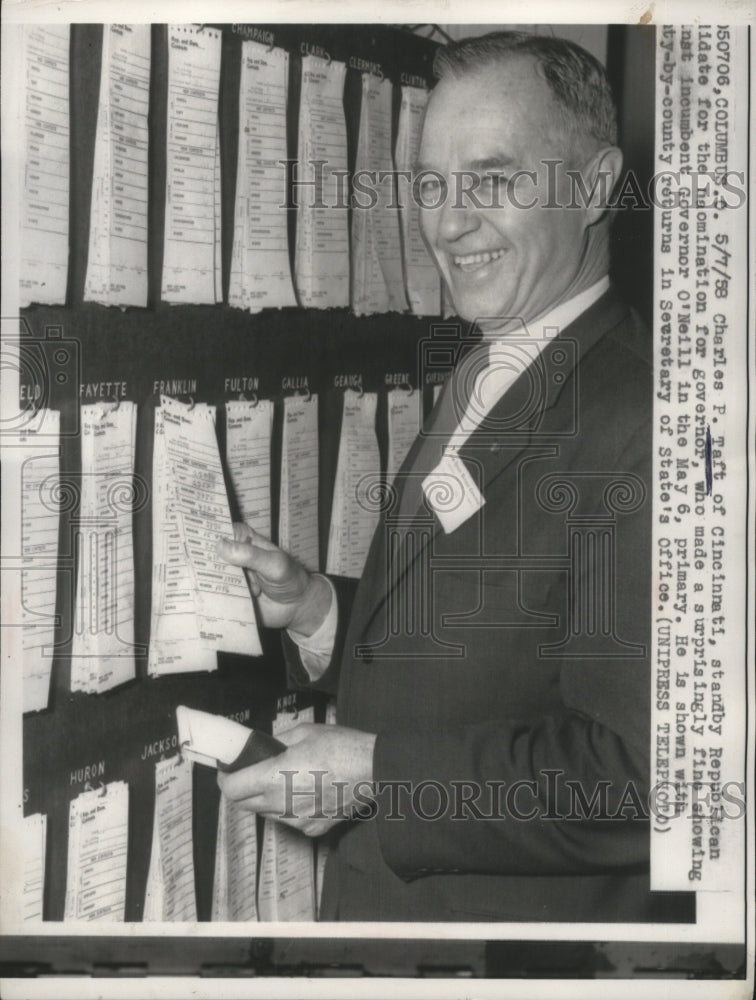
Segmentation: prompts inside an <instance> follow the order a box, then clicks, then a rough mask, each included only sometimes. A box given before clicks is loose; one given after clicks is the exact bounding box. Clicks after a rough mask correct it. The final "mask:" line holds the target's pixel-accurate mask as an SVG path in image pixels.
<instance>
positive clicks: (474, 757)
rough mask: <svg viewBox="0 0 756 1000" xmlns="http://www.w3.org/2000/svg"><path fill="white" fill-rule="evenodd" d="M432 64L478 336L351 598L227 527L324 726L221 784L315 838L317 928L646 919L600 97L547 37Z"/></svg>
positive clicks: (627, 420) (622, 374)
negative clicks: (321, 883)
mask: <svg viewBox="0 0 756 1000" xmlns="http://www.w3.org/2000/svg"><path fill="white" fill-rule="evenodd" d="M437 69H438V75H439V77H440V79H439V82H438V84H437V86H436V87H435V89H434V91H433V92H432V94H431V97H430V100H429V104H428V108H427V112H426V116H425V120H424V127H423V133H422V142H421V148H420V164H419V169H420V178H421V180H420V181H419V183H418V185H417V187H416V190H417V191H418V192H419V194H420V197H421V208H422V211H421V224H422V227H423V233H424V237H425V240H426V243H427V245H428V247H429V250H430V252H431V254H432V255H433V257H434V260H435V262H436V264H437V266H438V268H439V270H440V272H441V274H442V276H443V279H444V283H445V285H446V288H447V290H448V292H449V294H450V295H451V298H452V300H453V302H454V307H455V311H456V313H457V314H458V315H459V316H460V317H462V318H463V319H464V320H466V321H468V322H469V323H470V324H471V326H472V327H473V328H474V329H475V331H476V336H475V337H468V336H466V335H463V336H460V337H459V338H457V339H456V341H454V342H453V343H452V344H451V347H452V348H453V349H454V351H455V352H456V354H457V356H458V361H457V365H456V368H455V372H454V375H453V377H452V379H451V380H450V382H448V383H447V385H446V387H445V389H444V392H443V393H442V396H441V399H440V401H439V403H438V404H437V405H436V407H435V409H434V412H433V413H432V414H431V417H430V420H429V422H428V426H427V427H426V428H425V429H424V432H423V433H422V434H421V435H420V436H419V438H418V440H417V441H416V443H415V445H414V446H413V448H412V450H411V452H410V454H409V456H408V458H407V460H406V461H405V463H404V466H403V467H402V469H401V470H400V472H399V474H398V476H397V479H396V481H395V484H394V490H393V491H392V493H391V495H390V497H389V502H388V504H387V505H386V509H385V510H384V511H383V515H382V518H381V525H380V527H379V529H378V531H377V532H376V536H375V538H374V540H373V544H372V547H371V550H370V553H369V555H368V558H367V562H366V566H365V571H364V574H363V576H362V579H361V580H360V582H359V586H357V587H356V593H355V587H354V586H353V585H352V584H351V582H350V581H343V580H342V581H340V580H334V581H328V580H326V579H325V578H324V577H322V576H320V575H317V574H315V575H311V574H308V573H307V572H306V571H305V570H304V569H303V568H302V567H301V566H299V565H297V564H296V563H295V562H294V561H293V560H292V559H291V558H290V557H288V556H287V555H286V554H285V553H283V552H281V551H280V550H279V549H277V548H276V547H275V546H273V545H271V544H270V543H269V542H266V541H265V540H262V539H260V538H259V537H258V536H254V535H252V533H251V532H250V531H249V530H248V529H245V528H243V527H238V528H237V529H236V538H235V540H234V541H230V540H229V541H224V542H222V543H220V551H221V553H222V555H223V556H224V557H225V558H226V559H228V560H229V561H230V562H233V563H235V564H237V565H242V566H245V567H246V568H247V569H248V571H249V577H250V580H251V585H252V589H253V592H254V593H255V595H256V598H257V600H258V604H259V611H260V614H261V617H262V620H263V621H264V622H265V623H266V624H267V625H270V626H274V627H280V628H285V629H287V632H286V633H284V645H285V650H286V656H287V662H288V665H289V671H290V677H291V680H292V683H294V684H300V685H301V684H315V685H316V686H320V687H322V688H324V689H326V690H332V691H337V692H338V702H337V704H338V722H339V724H338V725H337V726H319V725H308V726H300V727H298V728H297V729H295V730H293V731H291V732H290V733H289V734H287V735H286V736H285V737H284V738H285V740H286V742H287V744H288V745H289V746H288V749H287V751H286V752H285V754H284V755H282V756H281V757H279V758H276V759H275V760H273V761H266V762H263V763H261V764H258V765H255V766H254V767H251V768H247V769H246V770H243V771H241V772H238V773H237V774H235V775H227V776H224V775H221V776H220V777H219V782H220V784H221V787H222V789H223V791H224V793H225V794H226V795H229V796H231V797H232V798H234V799H238V800H240V801H242V802H243V803H244V804H245V805H246V806H247V807H248V808H250V809H252V810H255V811H257V812H260V813H263V814H265V815H273V816H282V815H283V816H288V821H290V822H292V823H293V824H294V825H296V826H299V827H300V828H301V829H303V830H304V831H305V832H307V833H310V834H321V833H324V832H325V831H327V830H331V831H332V833H331V836H332V837H333V840H334V849H333V851H332V853H331V856H330V858H329V864H328V869H327V875H326V886H325V894H324V901H323V909H322V916H323V917H324V918H325V919H340V920H408V919H425V920H441V919H447V920H476V919H478V920H481V919H482V920H590V921H607V920H623V921H629V920H650V919H656V918H659V917H660V915H661V910H660V909H659V897H658V896H657V895H655V894H652V893H650V891H649V876H648V863H649V862H648V838H649V828H648V817H647V804H648V803H647V801H645V797H646V795H647V792H648V783H649V748H648V742H649V733H648V729H649V685H650V681H649V660H648V654H649V644H650V607H649V603H650V597H649V575H650V552H649V548H650V505H651V497H650V469H651V461H650V456H651V412H652V370H651V354H650V344H649V338H648V334H647V331H646V330H645V329H644V327H643V325H642V323H641V322H640V320H639V319H638V317H637V316H636V315H635V314H634V313H633V312H632V311H631V310H630V309H628V308H627V307H626V306H625V305H624V304H623V303H622V302H620V301H619V300H618V298H617V297H616V296H615V294H614V293H613V291H612V290H611V288H610V286H609V279H608V269H609V219H608V217H607V213H606V211H605V205H604V204H603V203H602V199H601V194H602V192H603V193H604V195H605V194H606V192H607V191H610V190H611V188H612V186H613V184H614V182H615V181H616V180H617V178H618V176H619V173H620V170H621V165H622V156H621V153H620V151H619V149H618V148H617V146H616V139H617V137H616V122H615V111H614V107H613V103H612V98H611V94H610V91H609V87H608V84H607V81H606V77H605V74H604V71H603V69H602V68H601V66H600V65H599V64H598V63H597V62H596V61H595V60H594V59H593V58H592V57H591V56H590V55H588V53H586V52H584V51H583V50H581V49H580V48H578V47H577V46H575V45H573V44H571V43H568V42H564V41H562V40H559V39H548V38H543V37H542V38H537V37H534V36H527V35H521V34H512V33H501V34H497V35H494V36H486V37H484V38H481V39H473V40H470V41H467V42H462V43H459V44H457V45H455V46H449V47H448V48H447V49H445V50H443V51H442V52H441V54H440V56H439V59H438V60H437ZM570 171H572V172H573V173H572V176H570V173H569V172H570ZM602 175H603V176H602ZM576 178H579V180H580V183H579V184H576ZM602 180H603V186H602V183H600V182H601V181H602ZM433 206H437V207H433ZM283 771H286V772H288V773H289V774H288V778H287V779H286V781H284V780H283V779H282V776H281V772H283ZM316 773H317V781H316V777H315V775H316ZM292 775H293V777H292ZM287 782H288V784H287ZM316 784H317V785H318V792H319V795H320V799H319V803H318V804H319V806H320V807H321V808H320V811H318V810H317V809H314V808H313V806H314V801H313V798H314V789H315V786H316ZM366 802H369V803H370V806H369V808H368V809H367V811H366V810H365V808H363V810H362V811H363V814H365V815H367V818H364V816H363V818H357V819H351V818H349V817H350V811H351V809H352V807H354V806H363V807H364V806H365V803H366ZM308 804H309V808H308ZM300 806H301V808H300ZM294 813H296V815H293V814H294Z"/></svg>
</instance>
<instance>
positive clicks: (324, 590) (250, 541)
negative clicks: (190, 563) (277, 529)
mask: <svg viewBox="0 0 756 1000" xmlns="http://www.w3.org/2000/svg"><path fill="white" fill-rule="evenodd" d="M216 550H217V552H218V555H219V556H220V557H221V559H224V560H225V561H226V562H229V563H232V565H234V566H242V567H243V568H244V569H245V570H246V571H247V576H248V578H249V584H250V588H251V590H252V593H253V595H254V596H255V597H256V598H257V605H258V609H259V612H260V618H261V620H262V623H263V625H267V626H268V627H269V628H291V629H294V631H295V632H301V633H302V635H312V633H313V632H315V630H316V629H317V628H318V626H319V625H320V624H321V623H322V622H323V620H324V619H325V617H326V614H327V613H328V609H329V608H330V606H331V590H330V588H329V586H328V583H327V581H326V580H324V579H323V578H322V577H320V576H316V575H313V574H311V573H308V571H307V570H306V569H305V568H304V566H302V564H301V563H298V562H297V560H296V559H294V558H292V557H291V556H290V555H289V554H288V553H286V552H284V551H283V549H279V548H278V546H276V545H274V544H273V543H272V542H269V541H268V540H267V539H266V538H263V537H262V535H258V534H257V532H255V531H253V530H252V529H251V528H250V527H249V526H248V525H246V524H235V525H234V537H233V540H232V539H230V538H221V539H219V540H218V542H217V545H216Z"/></svg>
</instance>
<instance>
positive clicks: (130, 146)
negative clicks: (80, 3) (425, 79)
mask: <svg viewBox="0 0 756 1000" xmlns="http://www.w3.org/2000/svg"><path fill="white" fill-rule="evenodd" d="M69 31H70V28H69V26H67V25H35V26H33V27H28V28H25V29H24V57H25V68H26V74H25V91H24V102H25V103H24V116H23V121H24V128H23V142H24V154H23V164H24V175H23V186H22V193H23V210H22V221H21V225H22V233H21V246H22V251H21V261H20V267H21V281H20V291H21V305H22V306H26V305H29V304H31V303H32V302H36V303H42V304H57V303H64V302H65V298H66V285H67V281H68V228H69V218H68V202H69V174H70V170H71V164H70V162H69V161H70V126H71V122H70V109H69V73H70V66H69ZM150 44H151V35H150V26H149V25H136V24H135V25H124V24H111V25H105V26H104V30H103V43H102V64H101V70H100V87H99V97H98V103H97V126H96V135H95V151H94V173H93V178H92V198H91V216H90V227H89V249H88V260H87V269H86V278H85V286H84V298H85V300H87V301H93V302H98V303H101V304H103V305H113V306H142V307H145V306H146V305H147V242H148V224H147V223H148V202H149V188H148V155H149V127H148V113H149V89H150ZM241 59H242V61H241V79H240V94H239V128H238V136H239V141H238V162H237V182H236V195H235V204H234V232H233V241H232V256H231V273H230V281H229V293H228V302H229V305H231V306H236V307H238V308H241V309H246V310H249V311H251V312H256V311H258V310H260V309H262V308H264V307H282V306H296V305H301V306H305V307H309V308H328V307H332V306H342V307H343V306H349V305H351V307H352V309H353V310H354V312H355V313H356V314H357V315H367V314H370V313H377V312H390V311H398V312H404V311H407V310H408V309H409V310H411V311H412V312H413V313H415V314H416V315H438V314H439V312H440V309H441V286H440V279H439V277H438V273H437V271H436V268H435V267H434V265H433V263H432V261H431V259H430V257H429V255H428V252H427V250H426V249H425V246H424V244H423V242H422V238H421V235H420V226H419V211H420V210H419V206H418V205H417V204H415V201H414V199H413V198H412V197H411V190H410V188H409V186H406V190H404V191H398V190H397V191H396V192H394V190H393V187H392V185H393V180H392V178H391V176H390V173H389V175H388V176H386V179H385V180H384V181H382V182H380V183H377V184H376V187H375V195H376V196H377V203H376V204H375V205H374V206H373V207H370V208H365V209H362V208H355V210H354V211H353V213H352V232H351V255H350V233H349V231H348V221H347V220H348V214H347V212H346V210H345V208H344V207H342V208H337V207H332V206H336V205H342V206H343V205H344V204H345V194H344V190H343V184H344V178H345V177H346V176H347V133H346V120H345V117H344V105H343V95H344V82H345V78H346V65H345V64H344V63H343V62H338V61H328V60H325V59H321V58H319V57H317V56H312V55H308V56H305V57H304V58H303V60H302V90H301V100H300V107H299V126H298V165H297V168H296V170H297V173H296V178H295V181H296V195H297V197H296V201H297V226H296V243H295V248H294V261H295V264H294V275H293V276H292V273H291V268H290V263H289V237H288V224H287V216H288V210H287V208H286V205H287V192H286V168H285V161H286V160H287V148H286V109H287V99H288V95H287V86H288V59H289V56H288V53H287V52H285V51H284V50H283V49H280V48H273V49H270V48H268V47H266V46H264V45H261V44H259V43H258V42H253V41H244V42H242V57H241ZM220 73H221V33H220V32H219V31H215V30H213V29H211V28H208V27H197V26H193V25H178V24H171V25H169V26H168V98H167V101H168V107H167V137H166V197H165V223H164V229H165V233H164V257H163V273H162V281H161V298H162V300H163V301H165V302H170V303H186V304H213V303H218V302H222V301H223V292H222V266H221V176H220V137H219V124H218V122H219V119H218V94H219V86H220ZM427 97H428V95H427V92H426V91H425V90H422V89H420V88H417V87H406V86H403V87H402V96H401V110H400V113H399V122H398V134H397V140H396V145H395V149H394V151H393V154H392V150H391V131H392V129H391V124H392V122H391V115H392V111H391V101H392V84H391V82H390V80H388V79H379V78H378V77H376V76H374V75H372V74H369V73H365V74H363V76H362V106H361V114H360V124H359V140H358V149H357V165H356V169H357V170H358V171H363V170H370V171H378V172H379V173H378V176H380V171H388V172H390V171H392V169H393V168H396V170H397V171H400V172H401V171H410V170H412V167H413V163H414V161H415V158H416V155H417V151H418V147H419V139H420V124H421V118H422V113H423V109H424V107H425V103H426V101H427ZM316 184H317V186H318V187H317V190H318V192H319V193H320V194H321V195H322V200H320V201H319V200H318V198H317V196H316V193H315V192H316V187H315V185H316ZM395 193H396V194H397V195H398V199H397V198H395V197H394V194H395ZM360 204H364V200H362V199H360ZM350 256H351V259H350Z"/></svg>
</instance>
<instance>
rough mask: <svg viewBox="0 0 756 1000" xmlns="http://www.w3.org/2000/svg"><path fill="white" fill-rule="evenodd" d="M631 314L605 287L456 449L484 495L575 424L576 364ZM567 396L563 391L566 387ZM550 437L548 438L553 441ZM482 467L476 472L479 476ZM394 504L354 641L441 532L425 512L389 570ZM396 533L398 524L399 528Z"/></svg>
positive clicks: (377, 540) (381, 531)
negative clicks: (533, 449)
mask: <svg viewBox="0 0 756 1000" xmlns="http://www.w3.org/2000/svg"><path fill="white" fill-rule="evenodd" d="M627 314H628V309H627V306H626V305H625V304H624V303H623V302H622V301H621V300H620V299H618V298H617V296H616V294H615V292H614V291H613V290H612V289H609V290H608V291H607V292H606V293H605V294H604V295H602V296H601V298H600V299H599V300H598V301H597V302H595V303H594V304H593V305H592V306H591V307H590V308H589V309H587V310H586V311H585V312H584V313H582V314H581V315H580V316H578V318H577V319H576V320H575V321H574V322H573V323H571V324H570V325H569V326H568V327H566V328H565V329H564V331H561V332H560V333H559V334H558V335H557V336H556V337H555V338H554V339H553V340H551V341H550V342H549V343H548V344H547V345H546V346H545V348H544V350H543V351H542V352H541V354H540V355H539V357H538V358H537V359H536V360H535V361H534V362H532V363H530V364H528V365H527V366H526V367H525V368H524V370H523V372H522V374H521V375H520V376H519V377H518V378H517V379H516V380H515V381H514V382H513V384H512V385H511V386H510V388H509V389H508V390H507V392H506V393H505V394H504V396H503V397H502V398H501V399H500V400H499V401H498V403H496V405H495V406H494V407H493V409H492V410H491V412H490V414H489V415H488V416H487V417H486V418H485V419H484V420H483V422H482V423H481V425H480V426H479V427H478V428H476V430H475V431H474V432H473V433H472V434H471V435H470V437H469V438H468V440H467V441H466V442H465V444H464V445H462V447H461V448H460V450H459V453H458V454H459V457H460V458H461V459H462V460H463V461H465V463H466V464H467V465H468V468H469V469H470V471H471V474H472V475H473V477H474V478H475V480H476V482H478V480H480V482H479V483H478V486H479V489H480V491H481V493H483V495H484V496H485V491H486V487H487V486H488V485H489V484H490V483H491V482H492V481H493V480H494V479H496V478H497V477H498V476H500V475H501V474H502V473H503V472H504V471H505V470H506V469H507V468H508V467H509V466H510V465H511V464H512V463H513V462H514V461H515V460H516V459H517V458H519V457H520V455H521V454H522V453H523V451H525V450H526V449H527V448H528V447H529V446H531V445H532V443H533V441H534V439H537V438H538V437H540V436H543V437H544V439H545V440H546V441H549V442H550V443H552V444H553V442H554V440H555V439H557V440H558V438H559V436H560V434H564V433H565V428H566V427H568V426H572V425H573V424H574V422H575V421H576V420H577V409H578V403H579V393H580V391H581V387H580V370H579V368H580V362H581V361H582V359H583V358H584V357H585V355H586V354H587V353H588V352H589V351H590V350H591V348H592V347H593V346H594V345H595V344H596V343H597V342H598V341H599V340H600V339H601V338H602V337H603V336H604V335H605V334H606V333H608V332H609V330H611V329H612V328H613V327H615V326H616V325H617V324H618V323H619V322H621V321H622V320H623V319H624V318H625V317H626V316H627ZM568 385H569V386H570V389H569V390H568V391H565V389H566V387H567V386H568ZM552 435H553V436H552ZM416 447H417V441H416V442H415V444H414V445H413V447H412V449H411V450H410V454H409V455H408V456H407V459H405V462H404V464H403V465H402V470H401V471H403V472H407V471H408V470H409V469H410V468H411V465H412V461H413V458H412V456H413V455H414V454H416ZM478 470H480V471H478ZM396 509H397V504H396V503H395V504H394V505H392V506H391V507H389V509H388V511H387V513H386V514H385V515H384V516H383V517H382V518H381V521H380V524H379V527H378V529H377V531H376V534H375V536H374V538H373V543H372V545H371V549H370V553H369V555H368V559H367V561H366V564H365V572H364V574H363V576H364V577H365V584H368V585H369V588H368V586H366V585H365V584H363V586H362V587H360V588H359V590H358V593H360V591H362V593H361V594H360V598H361V600H359V601H358V602H357V603H356V604H355V607H354V615H353V622H354V624H355V625H356V626H358V628H356V629H355V636H356V635H357V633H358V632H362V631H363V630H364V629H365V628H366V627H367V626H368V625H369V624H370V622H371V621H372V620H373V618H374V617H375V615H376V613H377V612H378V611H379V610H380V608H381V607H382V605H383V604H384V603H385V602H386V600H387V599H388V597H389V595H390V593H391V592H392V590H393V589H395V588H396V587H397V586H398V584H399V583H400V581H401V580H402V579H403V577H404V576H405V575H406V574H407V572H408V571H409V569H410V567H411V566H412V563H413V562H414V561H416V560H417V559H418V558H419V557H420V556H421V554H422V553H423V552H424V550H425V548H426V547H427V546H428V545H429V544H431V543H432V542H433V540H434V539H435V538H436V536H437V535H438V534H439V532H440V531H441V530H442V527H441V524H440V522H439V520H438V518H437V517H435V516H434V515H432V514H431V513H430V511H429V510H428V509H427V508H425V507H423V508H421V510H420V511H418V513H417V515H416V516H415V518H414V520H413V521H412V523H411V525H410V529H418V528H425V529H426V530H425V531H417V532H416V537H417V539H418V544H416V545H415V546H414V548H413V550H412V556H411V558H409V559H403V560H401V561H400V562H399V564H398V565H396V566H392V565H390V562H391V561H390V560H389V559H388V557H387V549H388V545H389V540H390V539H389V535H390V532H391V527H392V514H395V511H396ZM396 530H398V531H399V534H400V535H401V536H403V535H404V532H403V531H402V530H401V526H396Z"/></svg>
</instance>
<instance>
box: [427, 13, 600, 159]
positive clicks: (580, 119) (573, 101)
mask: <svg viewBox="0 0 756 1000" xmlns="http://www.w3.org/2000/svg"><path fill="white" fill-rule="evenodd" d="M514 55H530V56H533V57H534V58H535V59H536V60H537V62H538V64H539V66H540V68H541V72H542V73H543V76H544V78H545V79H546V82H547V84H548V85H549V89H550V90H551V93H552V96H553V97H554V99H555V100H556V102H557V103H558V104H559V105H560V107H561V108H562V109H564V111H565V113H566V115H567V124H568V128H567V129H566V131H567V133H568V134H570V135H571V137H572V139H573V141H574V140H575V139H579V137H582V136H585V137H588V136H590V137H591V138H592V139H594V140H595V142H597V143H598V144H599V146H603V145H607V144H608V145H611V146H615V145H616V144H617V108H616V106H615V103H614V97H613V96H612V89H611V86H610V85H609V80H608V78H607V75H606V71H605V69H604V67H603V66H602V65H601V63H600V62H599V61H598V59H595V58H594V57H593V56H592V55H591V54H590V52H586V50H585V49H583V48H581V47H580V46H579V45H576V44H575V43H574V42H570V41H567V39H566V38H553V37H552V36H549V35H532V34H529V33H528V32H525V31H494V32H491V34H488V35H480V36H479V37H477V38H466V39H463V40H462V41H460V42H453V43H452V44H450V45H446V46H441V48H439V49H438V51H437V52H436V57H435V59H434V62H433V72H434V74H435V76H436V78H437V79H438V80H440V79H442V78H443V77H444V76H446V75H447V73H450V74H451V75H452V76H462V75H464V74H465V73H471V72H474V71H475V70H479V69H481V68H483V67H485V66H496V65H498V64H501V63H502V62H503V61H504V60H505V59H507V58H509V57H511V56H514Z"/></svg>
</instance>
